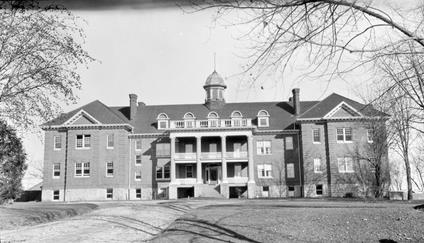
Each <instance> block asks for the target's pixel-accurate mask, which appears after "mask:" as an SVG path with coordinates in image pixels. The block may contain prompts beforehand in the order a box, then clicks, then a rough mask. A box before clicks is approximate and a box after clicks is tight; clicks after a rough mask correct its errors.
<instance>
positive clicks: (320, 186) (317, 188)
mask: <svg viewBox="0 0 424 243" xmlns="http://www.w3.org/2000/svg"><path fill="white" fill-rule="evenodd" d="M315 193H316V194H317V195H322V185H321V184H318V185H316V186H315Z"/></svg>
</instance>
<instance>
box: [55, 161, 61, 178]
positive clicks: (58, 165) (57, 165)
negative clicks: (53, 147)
mask: <svg viewBox="0 0 424 243" xmlns="http://www.w3.org/2000/svg"><path fill="white" fill-rule="evenodd" d="M59 177H60V164H59V163H55V164H53V178H59Z"/></svg>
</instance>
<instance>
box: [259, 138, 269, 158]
mask: <svg viewBox="0 0 424 243" xmlns="http://www.w3.org/2000/svg"><path fill="white" fill-rule="evenodd" d="M260 142H262V143H263V142H269V153H266V151H267V150H266V147H265V146H262V147H263V148H264V153H259V150H258V148H260V147H259V146H258V143H260ZM256 154H257V155H272V141H271V140H261V141H256Z"/></svg>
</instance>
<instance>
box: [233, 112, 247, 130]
mask: <svg viewBox="0 0 424 243" xmlns="http://www.w3.org/2000/svg"><path fill="white" fill-rule="evenodd" d="M242 118H243V115H242V114H241V112H240V111H233V112H232V113H231V123H232V125H233V126H234V127H241V126H242V122H243V120H242ZM243 125H244V124H243Z"/></svg>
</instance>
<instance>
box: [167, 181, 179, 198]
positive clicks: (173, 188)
mask: <svg viewBox="0 0 424 243" xmlns="http://www.w3.org/2000/svg"><path fill="white" fill-rule="evenodd" d="M177 191H178V187H177V184H175V183H170V184H169V195H168V197H169V199H178V192H177Z"/></svg>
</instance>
